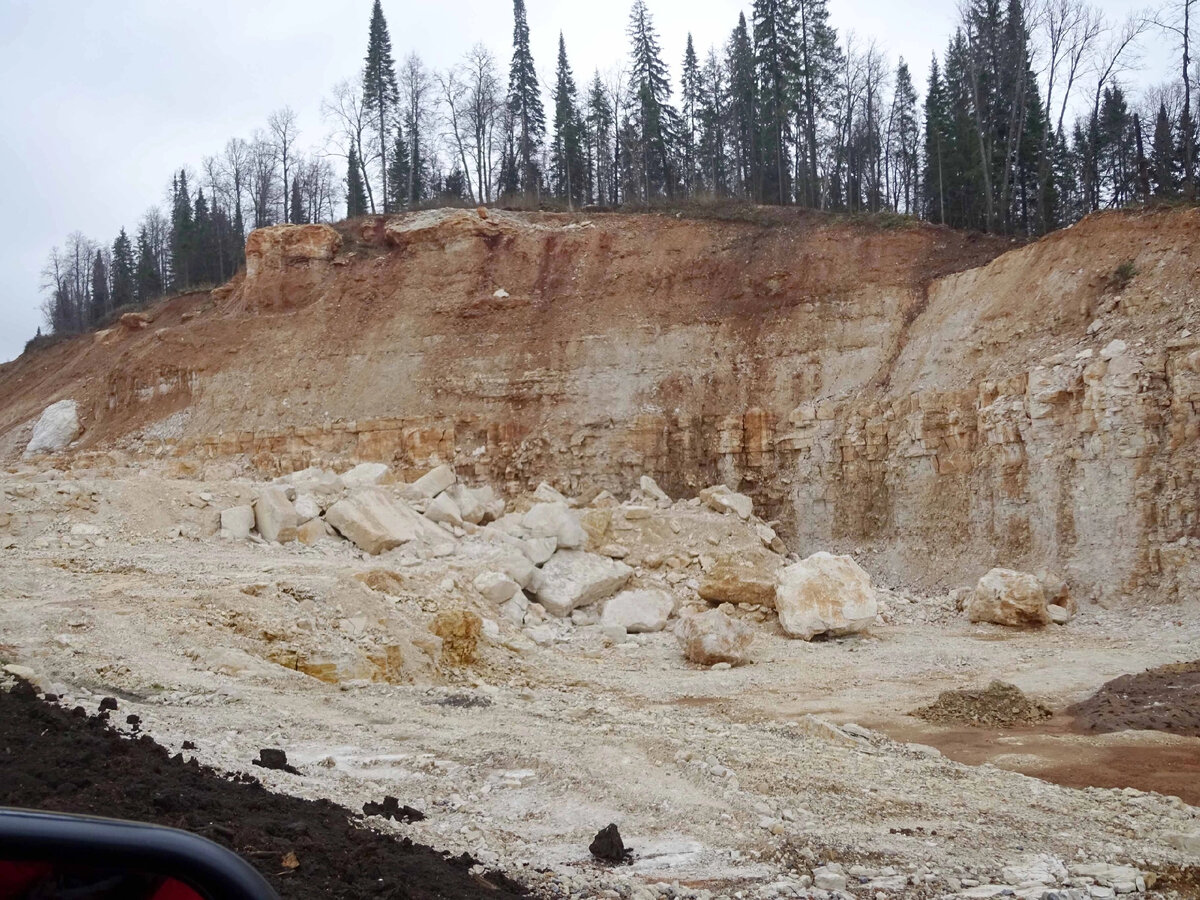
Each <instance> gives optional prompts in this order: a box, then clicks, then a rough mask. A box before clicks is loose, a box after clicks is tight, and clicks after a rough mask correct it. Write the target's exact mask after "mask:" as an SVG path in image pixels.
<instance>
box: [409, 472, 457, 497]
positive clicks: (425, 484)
mask: <svg viewBox="0 0 1200 900" xmlns="http://www.w3.org/2000/svg"><path fill="white" fill-rule="evenodd" d="M457 481H458V476H456V475H455V474H454V469H452V468H450V466H438V467H437V468H436V469H431V470H430V471H428V472H426V473H425V474H424V475H422V476H421V477H420V478H418V479H417V480H416V481H414V482H413V483H412V486H413V488H415V489H416V490H418V491H420V492H421V496H423V497H425V498H426V499H428V500H432V499H433V498H434V497H436V496H437V495H438V494H440V493H442V491H444V490H446V489H447V488H449V487H450V486H451V485H452V484H454V483H455V482H457Z"/></svg>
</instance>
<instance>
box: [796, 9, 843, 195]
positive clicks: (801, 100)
mask: <svg viewBox="0 0 1200 900" xmlns="http://www.w3.org/2000/svg"><path fill="white" fill-rule="evenodd" d="M794 2H795V8H796V24H797V28H798V31H797V34H796V40H797V48H796V52H797V67H798V70H799V71H798V75H797V79H798V83H797V86H796V93H797V119H798V121H799V123H800V125H799V129H800V134H801V136H802V137H803V147H802V148H800V149H799V150H798V151H797V152H799V153H801V154H802V155H803V156H804V157H805V165H804V166H802V167H799V168H800V170H801V173H802V178H801V179H800V182H801V183H800V184H798V185H796V194H797V196H798V197H799V199H800V202H801V204H803V205H804V206H808V207H818V206H820V205H821V203H822V199H821V189H820V176H819V173H818V157H819V156H820V147H819V145H818V143H817V141H818V137H817V129H818V127H819V125H820V122H821V118H822V116H824V115H825V113H826V110H827V109H828V108H829V107H830V106H831V105H832V104H833V103H834V96H833V95H834V85H835V83H836V79H837V72H838V70H839V68H840V67H841V64H842V53H841V50H839V49H838V45H837V32H836V31H834V29H833V27H832V26H831V25H830V24H829V8H828V6H827V5H826V0H794Z"/></svg>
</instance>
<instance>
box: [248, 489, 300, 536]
mask: <svg viewBox="0 0 1200 900" xmlns="http://www.w3.org/2000/svg"><path fill="white" fill-rule="evenodd" d="M254 524H255V526H256V527H257V528H258V533H259V534H260V535H262V538H263V540H264V541H273V542H276V543H280V544H286V543H288V542H289V541H294V540H295V539H296V529H297V528H298V527H299V526H300V520H299V518H298V517H297V516H296V508H295V507H294V506H292V501H291V500H289V499H288V495H287V491H286V490H284V489H283V488H281V487H278V486H276V485H273V484H272V485H267V486H266V487H264V488H263V489H262V490H261V491H259V494H258V497H257V498H256V499H255V501H254Z"/></svg>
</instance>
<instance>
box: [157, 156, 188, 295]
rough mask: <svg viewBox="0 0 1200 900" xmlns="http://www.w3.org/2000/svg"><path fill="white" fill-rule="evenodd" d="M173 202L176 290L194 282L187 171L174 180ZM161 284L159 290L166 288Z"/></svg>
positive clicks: (173, 254)
mask: <svg viewBox="0 0 1200 900" xmlns="http://www.w3.org/2000/svg"><path fill="white" fill-rule="evenodd" d="M171 184H172V195H173V199H172V203H171V282H172V287H173V288H174V289H176V290H179V289H182V288H185V287H187V286H189V285H190V284H191V283H192V272H191V266H192V262H193V260H194V256H195V254H194V246H195V235H194V234H193V228H192V200H191V194H190V193H189V191H188V183H187V172H186V171H184V170H180V172H179V176H178V177H177V178H175V179H173V180H172V183H171ZM166 287H167V286H166V285H163V284H160V285H159V291H160V293H161V291H163V290H165V289H166Z"/></svg>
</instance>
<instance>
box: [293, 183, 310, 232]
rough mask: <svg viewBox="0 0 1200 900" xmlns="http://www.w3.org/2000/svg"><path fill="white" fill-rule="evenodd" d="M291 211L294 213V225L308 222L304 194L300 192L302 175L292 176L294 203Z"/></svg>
mask: <svg viewBox="0 0 1200 900" xmlns="http://www.w3.org/2000/svg"><path fill="white" fill-rule="evenodd" d="M290 212H291V214H292V224H293V225H305V224H307V223H308V216H307V215H305V210H304V196H303V195H302V194H301V193H300V176H299V175H295V176H293V177H292V203H291V209H290Z"/></svg>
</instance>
